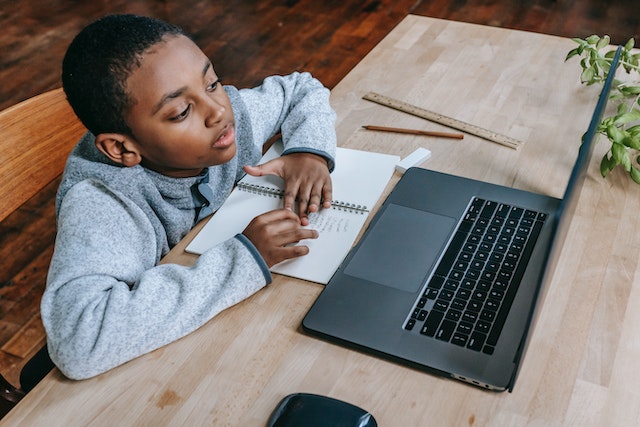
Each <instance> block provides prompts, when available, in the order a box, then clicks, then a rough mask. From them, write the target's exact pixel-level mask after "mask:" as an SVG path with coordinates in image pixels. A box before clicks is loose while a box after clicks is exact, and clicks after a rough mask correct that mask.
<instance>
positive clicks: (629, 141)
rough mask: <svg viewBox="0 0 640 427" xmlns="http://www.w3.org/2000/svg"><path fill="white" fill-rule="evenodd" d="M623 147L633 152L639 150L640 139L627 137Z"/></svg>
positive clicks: (631, 136)
mask: <svg viewBox="0 0 640 427" xmlns="http://www.w3.org/2000/svg"><path fill="white" fill-rule="evenodd" d="M624 145H626V146H627V147H629V148H633V149H634V150H640V137H638V135H631V134H629V135H627V137H626V138H625V139H624Z"/></svg>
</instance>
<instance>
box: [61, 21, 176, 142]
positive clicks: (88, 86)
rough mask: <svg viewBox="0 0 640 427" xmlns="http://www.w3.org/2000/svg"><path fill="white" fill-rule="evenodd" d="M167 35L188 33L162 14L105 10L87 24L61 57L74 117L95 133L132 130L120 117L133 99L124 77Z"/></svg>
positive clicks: (129, 133)
mask: <svg viewBox="0 0 640 427" xmlns="http://www.w3.org/2000/svg"><path fill="white" fill-rule="evenodd" d="M167 35H176V36H177V35H186V34H185V33H184V32H183V30H182V29H181V28H180V27H178V26H176V25H173V24H169V23H167V22H165V21H162V20H160V19H155V18H150V17H145V16H136V15H107V16H105V17H103V18H100V19H98V20H96V21H94V22H93V23H91V24H89V25H88V26H87V27H85V28H84V29H83V30H82V31H81V32H80V33H79V34H78V35H77V36H76V37H75V38H74V40H73V41H72V42H71V44H70V45H69V48H68V49H67V52H66V54H65V57H64V60H63V62H62V86H63V88H64V91H65V93H66V95H67V99H68V100H69V103H70V104H71V106H72V107H73V110H74V111H75V113H76V115H77V116H78V118H79V119H80V120H81V121H82V123H83V124H84V125H85V126H86V127H87V129H89V130H90V131H91V132H92V133H93V134H94V135H98V134H100V133H107V132H109V133H123V134H127V135H131V129H130V127H129V125H128V124H127V123H126V120H125V118H124V116H125V114H126V112H127V111H128V109H129V107H130V106H131V105H132V104H131V103H132V102H133V100H132V99H131V97H130V95H129V94H128V93H127V90H126V83H127V79H128V78H129V76H130V75H131V73H132V72H133V71H134V70H135V69H136V68H138V67H139V66H140V60H141V56H142V54H143V53H144V52H145V51H146V50H147V49H149V48H150V47H152V46H153V45H155V44H157V43H159V42H161V41H162V39H163V38H164V37H165V36H167Z"/></svg>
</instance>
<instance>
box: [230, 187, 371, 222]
mask: <svg viewBox="0 0 640 427" xmlns="http://www.w3.org/2000/svg"><path fill="white" fill-rule="evenodd" d="M238 188H239V189H240V190H242V191H247V192H249V193H254V194H261V195H263V196H268V197H278V198H280V199H281V198H282V197H283V196H284V192H283V191H282V190H281V189H279V188H273V187H267V186H264V185H258V184H247V183H246V182H239V183H238ZM331 207H332V208H333V209H337V210H341V211H345V212H352V213H357V214H361V215H363V214H365V213H367V212H369V209H368V208H367V207H366V206H363V205H357V204H355V203H347V202H341V201H339V200H334V201H333V202H331Z"/></svg>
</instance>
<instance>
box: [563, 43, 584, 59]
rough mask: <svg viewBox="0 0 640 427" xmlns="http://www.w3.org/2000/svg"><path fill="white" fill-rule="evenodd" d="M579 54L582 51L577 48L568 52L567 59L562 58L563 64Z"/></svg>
mask: <svg viewBox="0 0 640 427" xmlns="http://www.w3.org/2000/svg"><path fill="white" fill-rule="evenodd" d="M581 53H582V50H581V49H580V48H579V47H577V48H575V49H572V50H571V51H569V53H567V57H566V58H564V62H567V61H568V60H569V59H571V58H573V57H574V56H576V55H580V54H581Z"/></svg>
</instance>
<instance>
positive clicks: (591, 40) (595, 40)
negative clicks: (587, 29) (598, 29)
mask: <svg viewBox="0 0 640 427" xmlns="http://www.w3.org/2000/svg"><path fill="white" fill-rule="evenodd" d="M585 41H586V42H587V43H589V44H590V45H595V44H596V43H598V42H599V41H600V37H599V36H598V35H596V34H593V35H590V36H589V37H587V38H586V39H585Z"/></svg>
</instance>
